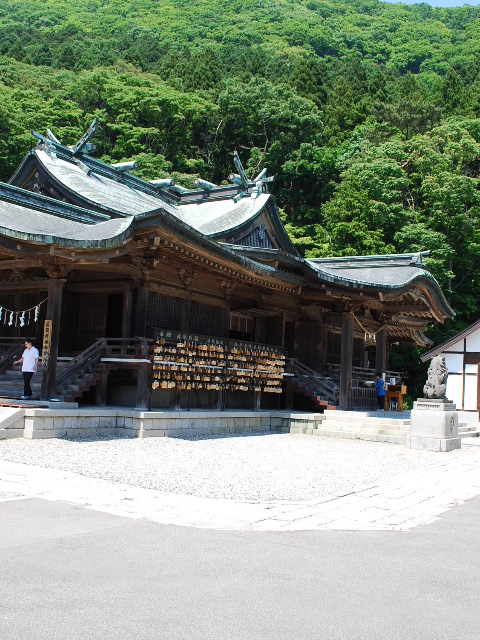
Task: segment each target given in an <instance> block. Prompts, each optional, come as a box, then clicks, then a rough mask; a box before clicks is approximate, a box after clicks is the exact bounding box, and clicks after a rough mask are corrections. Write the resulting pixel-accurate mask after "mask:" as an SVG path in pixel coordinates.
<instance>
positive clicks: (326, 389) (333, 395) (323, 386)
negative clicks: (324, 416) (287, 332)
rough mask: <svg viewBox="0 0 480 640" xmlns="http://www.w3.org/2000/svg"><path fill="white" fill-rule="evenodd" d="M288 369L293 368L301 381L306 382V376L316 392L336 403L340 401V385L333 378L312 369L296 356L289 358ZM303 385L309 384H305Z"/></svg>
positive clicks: (293, 371)
mask: <svg viewBox="0 0 480 640" xmlns="http://www.w3.org/2000/svg"><path fill="white" fill-rule="evenodd" d="M288 370H291V371H292V373H294V374H295V375H296V376H297V378H298V379H299V381H300V383H302V382H304V383H305V380H302V379H305V378H306V379H307V381H308V382H307V384H308V385H310V386H312V387H313V389H312V391H314V392H316V391H317V390H318V392H319V393H320V394H321V395H323V396H325V397H326V398H327V399H328V400H331V401H332V402H334V403H336V402H337V401H338V386H337V385H336V384H335V383H334V382H333V381H332V380H329V379H328V378H326V377H325V376H323V375H322V374H321V373H318V371H315V370H314V369H310V367H307V366H306V365H305V364H303V362H299V361H298V360H297V359H296V358H288V360H287V371H288ZM303 386H307V385H305V384H304V385H303Z"/></svg>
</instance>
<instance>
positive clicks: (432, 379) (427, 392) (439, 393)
mask: <svg viewBox="0 0 480 640" xmlns="http://www.w3.org/2000/svg"><path fill="white" fill-rule="evenodd" d="M447 376H448V369H447V365H446V364H445V358H443V357H442V356H436V357H435V358H433V359H432V361H431V363H430V366H429V367H428V378H427V382H426V384H425V386H424V387H423V396H424V397H425V398H430V399H436V400H440V399H444V398H445V397H446V396H445V391H446V388H447Z"/></svg>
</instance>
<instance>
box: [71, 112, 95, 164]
mask: <svg viewBox="0 0 480 640" xmlns="http://www.w3.org/2000/svg"><path fill="white" fill-rule="evenodd" d="M98 123H99V120H98V117H96V118H95V119H94V121H93V122H92V124H91V125H90V126H89V127H88V129H87V130H86V131H85V133H84V134H83V136H82V137H81V138H80V140H79V141H78V142H77V144H75V145H73V147H70V150H71V152H72V154H73V155H75V154H77V153H78V152H79V151H81V150H82V149H83V147H84V146H85V145H86V144H87V142H88V141H89V140H90V138H93V136H94V135H95V134H96V133H97V129H98Z"/></svg>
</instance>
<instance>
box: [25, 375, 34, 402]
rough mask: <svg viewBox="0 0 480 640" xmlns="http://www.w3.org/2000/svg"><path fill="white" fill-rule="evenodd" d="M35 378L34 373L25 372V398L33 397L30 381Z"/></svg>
mask: <svg viewBox="0 0 480 640" xmlns="http://www.w3.org/2000/svg"><path fill="white" fill-rule="evenodd" d="M32 377H33V371H24V372H23V395H24V396H32V395H33V393H32V387H31V386H30V380H31V379H32Z"/></svg>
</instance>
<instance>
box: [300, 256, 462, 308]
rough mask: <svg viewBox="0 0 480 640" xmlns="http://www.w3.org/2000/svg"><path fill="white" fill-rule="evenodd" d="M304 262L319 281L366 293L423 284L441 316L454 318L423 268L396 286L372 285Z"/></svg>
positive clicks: (430, 276)
mask: <svg viewBox="0 0 480 640" xmlns="http://www.w3.org/2000/svg"><path fill="white" fill-rule="evenodd" d="M365 257H366V256H365ZM369 257H371V256H369ZM397 257H400V256H397ZM305 262H306V264H307V265H309V266H310V268H311V269H312V271H313V272H314V273H316V275H317V278H318V279H319V280H323V281H325V282H330V283H331V284H338V285H340V286H343V287H348V288H350V289H367V290H368V291H372V292H375V293H376V292H381V291H384V290H387V291H402V290H404V291H407V290H408V288H409V287H411V286H412V285H414V284H423V285H424V286H425V288H426V289H427V290H428V292H429V293H430V295H431V296H432V297H433V298H434V299H435V301H436V302H437V303H438V308H439V311H440V312H441V313H442V316H443V317H444V318H453V317H454V316H455V312H454V311H453V309H452V308H451V307H450V305H449V304H448V302H447V300H446V298H445V296H444V294H443V291H442V290H441V288H440V285H439V284H438V282H437V281H436V280H435V278H434V277H433V276H432V274H431V273H430V272H429V271H426V270H425V268H421V267H420V266H418V267H416V269H415V270H416V271H417V272H420V273H416V274H415V275H414V276H413V277H410V278H408V279H407V280H405V281H403V282H401V283H398V284H388V283H372V282H368V281H366V280H358V279H352V278H346V277H342V276H339V275H337V274H332V273H329V272H327V271H324V270H323V269H320V268H319V267H317V266H316V264H315V263H314V262H313V261H311V260H305ZM317 264H318V263H317ZM388 268H390V269H392V268H395V267H388Z"/></svg>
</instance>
